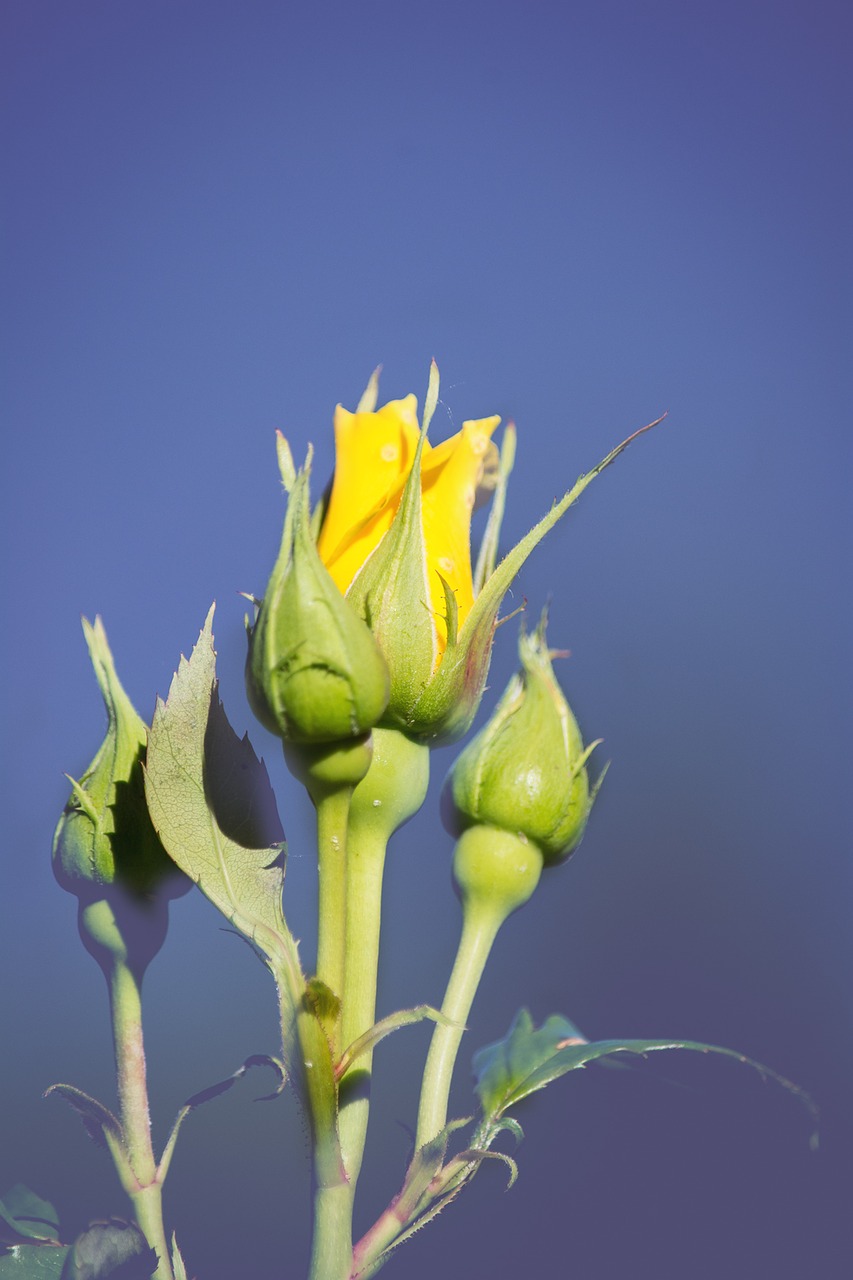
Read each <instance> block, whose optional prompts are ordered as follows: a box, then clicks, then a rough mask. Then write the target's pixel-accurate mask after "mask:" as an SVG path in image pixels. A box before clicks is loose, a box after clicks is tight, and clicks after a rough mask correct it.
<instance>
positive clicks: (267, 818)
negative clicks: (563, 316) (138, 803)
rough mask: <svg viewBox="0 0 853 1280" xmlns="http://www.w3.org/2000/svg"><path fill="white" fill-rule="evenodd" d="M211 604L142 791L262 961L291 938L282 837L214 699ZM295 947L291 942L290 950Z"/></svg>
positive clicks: (161, 710)
mask: <svg viewBox="0 0 853 1280" xmlns="http://www.w3.org/2000/svg"><path fill="white" fill-rule="evenodd" d="M212 621H213V608H211V610H210V613H209V614H208V616H207V621H206V622H205V624H204V628H203V630H202V632H201V635H200V636H199V640H198V643H197V645H196V646H195V648H194V649H193V652H192V655H191V657H190V659H189V661H187V659H186V658H181V663H180V666H179V668H178V671H177V673H176V675H175V677H174V679H173V680H172V684H171V688H170V690H169V696H168V699H167V700H166V702H163V701H162V700H159V699H158V702H157V708H156V710H155V712H154V721H153V723H152V726H151V731H150V734H149V740H148V756H147V762H146V769H145V791H146V796H147V799H148V808H149V811H150V813H151V817H152V820H153V822H154V826H155V827H156V828H157V831H158V833H159V835H160V839H161V840H162V841H163V844H164V845H165V846H166V849H167V850H168V852H169V854H170V856H171V857H172V858H173V859H174V861H175V862H176V863H177V864H178V866H179V867H180V868H181V870H182V871H185V872H186V873H187V875H188V876H190V877H191V879H193V880H194V881H195V882H196V884H197V885H198V886H199V888H200V889H201V890H202V892H203V893H204V894H206V896H207V897H208V898H209V899H210V901H211V902H212V903H213V904H214V906H216V907H218V909H219V910H220V911H221V912H222V914H223V915H224V916H225V917H226V918H227V919H228V920H229V921H230V922H231V923H232V924H233V925H234V926H235V927H236V928H237V929H239V930H240V932H241V933H243V934H245V936H246V937H247V938H249V939H250V940H251V941H252V942H253V943H255V945H256V946H258V947H259V948H260V949H261V951H263V952H264V953H265V954H266V955H267V956H268V957H272V956H278V955H280V953H281V949H282V946H281V940H282V939H283V938H287V939H289V934H287V929H286V926H285V923H284V916H283V914H282V907H281V892H282V886H283V882H284V863H285V842H284V833H283V831H282V829H281V823H280V821H279V818H278V813H277V811H276V806H275V798H274V796H273V793H272V790H271V788H270V783H269V778H268V776H267V771H266V768H265V766H264V765H263V763H262V762H261V761H260V760H258V758H257V756H256V755H255V753H254V751H253V749H252V746H251V744H250V742H249V739H248V736H246V737H244V738H243V739H242V741H241V740H240V739H239V738H238V737H237V735H236V733H235V732H234V730H233V729H232V728H231V725H230V724H229V723H228V719H227V717H226V715H225V712H224V710H223V708H222V704H221V702H220V701H219V695H218V693H217V686H216V670H215V665H216V655H215V652H214V648H213V633H212ZM293 945H294V946H295V944H293Z"/></svg>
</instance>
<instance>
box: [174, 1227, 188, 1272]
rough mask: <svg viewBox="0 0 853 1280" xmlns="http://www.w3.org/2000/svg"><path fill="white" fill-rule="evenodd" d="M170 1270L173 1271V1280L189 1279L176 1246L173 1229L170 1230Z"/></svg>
mask: <svg viewBox="0 0 853 1280" xmlns="http://www.w3.org/2000/svg"><path fill="white" fill-rule="evenodd" d="M172 1271H173V1272H174V1276H175V1280H189V1277H188V1276H187V1268H186V1264H185V1262H184V1259H183V1256H182V1254H181V1251H180V1249H179V1248H178V1242H177V1240H176V1239H175V1233H174V1231H173V1232H172Z"/></svg>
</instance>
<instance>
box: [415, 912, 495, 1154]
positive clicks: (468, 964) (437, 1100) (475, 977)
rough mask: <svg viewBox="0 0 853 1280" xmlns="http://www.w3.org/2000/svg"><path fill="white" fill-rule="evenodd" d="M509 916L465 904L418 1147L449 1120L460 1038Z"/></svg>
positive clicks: (426, 1083) (430, 1058) (428, 1070)
mask: <svg viewBox="0 0 853 1280" xmlns="http://www.w3.org/2000/svg"><path fill="white" fill-rule="evenodd" d="M504 919H505V913H504V912H501V911H500V910H489V909H488V908H486V907H484V906H483V905H481V904H478V905H477V906H476V907H475V906H474V905H473V904H471V905H469V906H468V907H466V909H465V914H464V917H463V923H462V936H461V938H460V939H459V949H458V951H457V953H456V960H455V962H454V965H453V972H452V973H451V975H450V981H449V982H448V984H447V991H446V992H445V995H444V1003H443V1004H442V1006H441V1012H442V1013H443V1014H444V1016H445V1018H446V1019H447V1020H448V1022H447V1023H444V1022H442V1023H439V1024H438V1025H437V1026H436V1028H435V1031H434V1032H433V1034H432V1041H431V1043H430V1048H429V1054H428V1055H427V1060H426V1066H425V1068H424V1076H423V1083H422V1085H421V1100H420V1106H419V1108H418V1128H417V1134H416V1137H415V1149H416V1150H419V1149H420V1148H421V1147H422V1146H423V1145H424V1143H426V1142H429V1141H431V1139H432V1138H435V1137H437V1135H438V1134H439V1133H440V1132H441V1130H442V1129H443V1128H444V1126H445V1124H446V1123H447V1104H448V1100H449V1098H450V1085H451V1082H452V1080H453V1068H454V1066H455V1064H456V1055H457V1053H458V1052H459V1043H460V1041H461V1039H462V1034H463V1032H464V1030H465V1023H466V1021H467V1019H468V1014H469V1013H470V1011H471V1005H472V1003H473V1000H474V996H475V994H476V991H477V987H478V985H479V982H480V978H481V976H482V973H483V969H484V967H485V964H486V960H487V959H488V957H489V952H490V951H491V949H492V943H493V942H494V940H495V936H496V934H497V932H498V929H499V928H500V926H501V924H502V922H503V920H504ZM450 1024H452V1025H450Z"/></svg>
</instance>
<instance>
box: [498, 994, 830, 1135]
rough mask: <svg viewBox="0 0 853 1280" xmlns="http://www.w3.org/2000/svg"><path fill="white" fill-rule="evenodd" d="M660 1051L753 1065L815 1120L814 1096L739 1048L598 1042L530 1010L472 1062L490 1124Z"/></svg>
mask: <svg viewBox="0 0 853 1280" xmlns="http://www.w3.org/2000/svg"><path fill="white" fill-rule="evenodd" d="M659 1049H689V1050H691V1051H693V1052H697V1053H716V1054H721V1055H722V1056H723V1057H727V1058H734V1059H735V1060H736V1061H737V1062H743V1063H745V1064H747V1065H748V1066H751V1067H753V1068H754V1069H755V1070H756V1071H758V1072H759V1073H760V1074H761V1075H762V1076H766V1077H769V1078H770V1079H772V1080H775V1081H776V1082H777V1083H778V1084H780V1085H782V1086H783V1088H785V1089H787V1090H788V1091H789V1092H791V1093H794V1094H796V1095H797V1096H798V1097H799V1098H800V1100H801V1101H802V1102H803V1104H804V1105H805V1106H806V1107H807V1108H808V1110H809V1111H810V1112H811V1114H812V1115H813V1116H815V1115H816V1114H817V1113H816V1108H815V1106H814V1103H813V1102H812V1100H811V1098H810V1097H809V1096H808V1094H807V1093H805V1092H804V1091H803V1090H802V1089H800V1088H799V1087H798V1086H797V1085H795V1084H793V1083H792V1082H791V1081H790V1080H786V1079H785V1078H784V1077H783V1076H780V1075H779V1074H778V1072H776V1071H773V1070H771V1068H770V1067H766V1066H764V1065H763V1064H762V1063H760V1062H756V1061H754V1059H752V1058H747V1057H746V1056H745V1055H744V1054H742V1053H738V1052H737V1051H736V1050H734V1049H725V1048H722V1047H721V1046H720V1045H714V1044H704V1043H702V1042H701V1041H698V1040H676V1039H673V1040H597V1041H588V1040H585V1039H584V1038H583V1037H582V1036H580V1035H579V1033H578V1030H577V1028H576V1027H575V1026H574V1025H573V1024H572V1023H571V1022H569V1021H568V1019H567V1018H563V1017H560V1016H559V1015H553V1016H552V1017H550V1018H548V1019H547V1020H546V1021H545V1022H544V1023H543V1024H542V1026H541V1027H539V1028H536V1027H534V1025H533V1019H532V1018H531V1016H530V1014H529V1013H528V1011H527V1010H526V1009H522V1010H521V1011H520V1012H519V1013H518V1014H517V1015H516V1017H515V1020H514V1022H513V1024H512V1026H511V1027H510V1029H509V1031H508V1033H507V1035H506V1036H504V1038H503V1039H502V1040H498V1041H496V1042H495V1043H494V1044H491V1045H487V1046H486V1047H485V1048H483V1049H480V1050H479V1051H478V1052H477V1053H476V1054H475V1055H474V1060H473V1070H474V1076H475V1080H476V1086H475V1087H476V1092H477V1095H478V1097H479V1099H480V1104H481V1106H482V1108H483V1114H484V1117H485V1118H486V1120H487V1121H493V1120H496V1119H498V1118H500V1117H501V1116H502V1115H503V1113H504V1111H506V1110H507V1108H509V1107H511V1106H515V1105H516V1104H517V1103H519V1102H521V1101H522V1099H524V1098H527V1097H529V1095H530V1094H531V1093H535V1092H536V1091H537V1090H538V1089H543V1088H544V1087H545V1085H546V1084H549V1083H550V1082H551V1081H552V1080H556V1079H557V1078H558V1077H559V1076H562V1075H565V1074H566V1073H567V1072H569V1071H574V1070H575V1069H576V1068H578V1067H583V1066H585V1065H586V1064H587V1063H588V1062H594V1061H595V1060H596V1059H598V1058H604V1057H607V1056H608V1055H610V1054H616V1053H629V1054H637V1055H643V1054H646V1053H653V1052H655V1051H657V1050H659Z"/></svg>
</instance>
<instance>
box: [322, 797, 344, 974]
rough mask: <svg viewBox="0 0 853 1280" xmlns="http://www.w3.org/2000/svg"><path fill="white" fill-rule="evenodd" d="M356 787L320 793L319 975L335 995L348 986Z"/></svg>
mask: <svg viewBox="0 0 853 1280" xmlns="http://www.w3.org/2000/svg"><path fill="white" fill-rule="evenodd" d="M351 797H352V787H350V786H342V787H339V788H337V789H335V790H330V791H328V792H326V794H324V795H321V796H318V797H317V799H316V805H317V858H318V874H319V903H318V908H317V977H318V978H319V979H320V980H321V982H324V983H325V984H326V986H327V987H329V988H330V989H331V990H332V991H334V993H335V995H337V996H342V995H343V989H344V958H345V934H344V931H345V919H346V856H347V816H348V814H349V806H350V799H351Z"/></svg>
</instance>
